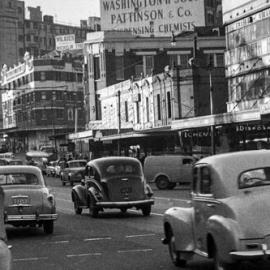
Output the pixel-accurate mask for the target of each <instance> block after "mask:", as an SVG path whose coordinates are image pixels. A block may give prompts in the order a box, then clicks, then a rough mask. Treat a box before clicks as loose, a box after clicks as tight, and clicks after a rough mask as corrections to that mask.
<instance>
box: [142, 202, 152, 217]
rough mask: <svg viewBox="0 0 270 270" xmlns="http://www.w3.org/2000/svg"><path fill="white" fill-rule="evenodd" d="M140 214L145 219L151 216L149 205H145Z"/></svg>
mask: <svg viewBox="0 0 270 270" xmlns="http://www.w3.org/2000/svg"><path fill="white" fill-rule="evenodd" d="M142 213H143V215H144V216H145V217H148V216H150V214H151V205H146V206H144V207H143V208H142Z"/></svg>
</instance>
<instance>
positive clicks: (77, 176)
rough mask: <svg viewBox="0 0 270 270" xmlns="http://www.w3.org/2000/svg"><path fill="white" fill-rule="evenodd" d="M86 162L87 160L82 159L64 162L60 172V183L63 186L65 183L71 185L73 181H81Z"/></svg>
mask: <svg viewBox="0 0 270 270" xmlns="http://www.w3.org/2000/svg"><path fill="white" fill-rule="evenodd" d="M86 163H87V162H86V160H84V159H75V160H70V161H67V162H66V163H65V164H66V165H65V168H64V169H62V170H61V172H60V179H61V181H62V185H63V186H64V185H65V184H66V183H69V184H70V185H71V186H73V183H74V182H81V180H82V179H83V178H84V171H85V166H86Z"/></svg>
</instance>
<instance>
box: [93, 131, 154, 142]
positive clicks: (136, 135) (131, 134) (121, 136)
mask: <svg viewBox="0 0 270 270" xmlns="http://www.w3.org/2000/svg"><path fill="white" fill-rule="evenodd" d="M149 136H151V135H150V134H144V133H135V132H127V133H120V134H113V135H109V136H103V137H100V138H98V139H97V138H95V141H112V140H121V139H129V138H142V137H149Z"/></svg>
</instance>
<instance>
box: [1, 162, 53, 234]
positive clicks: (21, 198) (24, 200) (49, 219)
mask: <svg viewBox="0 0 270 270" xmlns="http://www.w3.org/2000/svg"><path fill="white" fill-rule="evenodd" d="M0 185H1V187H2V188H3V190H4V193H5V202H4V208H5V222H6V223H7V224H11V225H14V226H16V227H17V226H28V225H29V226H32V227H33V226H36V225H37V226H43V229H44V232H45V233H47V234H51V233H53V229H54V221H55V220H56V218H57V214H56V207H55V200H54V196H53V195H52V194H51V193H50V192H49V190H48V188H47V187H46V185H45V182H44V178H43V175H42V172H41V170H40V169H39V168H37V167H34V166H26V165H19V166H18V165H16V166H12V165H11V166H0Z"/></svg>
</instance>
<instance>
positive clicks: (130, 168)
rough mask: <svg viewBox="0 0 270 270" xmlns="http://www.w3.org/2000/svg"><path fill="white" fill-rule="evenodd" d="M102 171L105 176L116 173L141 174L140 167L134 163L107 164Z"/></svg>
mask: <svg viewBox="0 0 270 270" xmlns="http://www.w3.org/2000/svg"><path fill="white" fill-rule="evenodd" d="M104 173H105V174H106V175H107V176H113V175H118V174H135V175H141V168H140V166H139V165H137V164H135V163H132V164H131V163H126V164H125V163H118V164H107V165H106V167H105V168H104Z"/></svg>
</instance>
